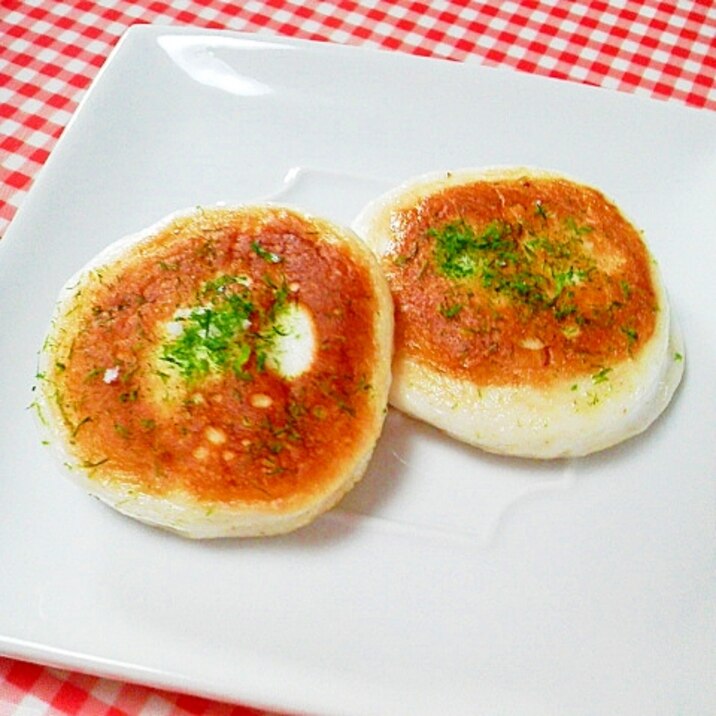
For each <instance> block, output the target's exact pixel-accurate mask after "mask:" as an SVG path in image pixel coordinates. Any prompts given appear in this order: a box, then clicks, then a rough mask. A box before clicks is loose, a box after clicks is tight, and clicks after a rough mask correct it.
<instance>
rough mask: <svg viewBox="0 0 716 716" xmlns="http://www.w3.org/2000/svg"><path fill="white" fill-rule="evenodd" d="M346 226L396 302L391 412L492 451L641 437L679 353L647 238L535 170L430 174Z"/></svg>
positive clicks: (600, 201)
mask: <svg viewBox="0 0 716 716" xmlns="http://www.w3.org/2000/svg"><path fill="white" fill-rule="evenodd" d="M353 228H354V229H355V231H356V232H357V233H358V234H359V235H360V236H361V237H363V239H364V240H365V241H366V242H367V243H368V244H369V246H370V247H371V248H372V249H373V250H374V251H375V253H376V254H377V255H378V256H379V258H380V260H381V263H382V266H383V269H384V271H385V273H386V276H387V278H388V283H389V285H390V288H391V292H392V295H393V299H394V303H395V357H394V362H393V382H392V386H391V391H390V401H391V403H392V404H393V405H394V406H396V407H397V408H399V409H401V410H402V411H404V412H406V413H408V414H410V415H412V416H414V417H417V418H419V419H422V420H424V421H426V422H428V423H431V424H433V425H435V426H437V427H438V428H441V429H442V430H444V431H446V432H447V433H449V434H451V435H452V436H454V437H456V438H458V439H460V440H463V441H465V442H467V443H470V444H473V445H476V446H479V447H481V448H483V449H485V450H487V451H491V452H495V453H502V454H509V455H517V456H524V457H534V458H556V457H562V456H580V455H585V454H588V453H592V452H595V451H597V450H601V449H604V448H607V447H609V446H612V445H614V444H616V443H619V442H620V441H623V440H625V439H627V438H629V437H631V436H633V435H635V434H637V433H639V432H641V431H643V430H644V429H646V428H647V427H648V426H649V425H650V424H651V423H652V422H653V421H654V419H655V418H656V417H657V416H658V415H659V414H660V413H661V412H662V411H663V410H664V408H665V407H666V405H667V404H668V403H669V401H670V399H671V397H672V395H673V393H674V391H675V389H676V387H677V385H678V384H679V381H680V379H681V376H682V373H683V348H682V346H681V341H680V337H679V334H678V331H677V329H676V326H675V324H674V321H673V319H672V318H671V315H670V311H669V303H668V300H667V295H666V292H665V290H664V286H663V283H662V279H661V277H660V275H659V271H658V269H657V266H656V263H655V261H654V259H653V258H652V257H651V255H650V253H649V251H648V249H647V247H646V245H645V243H644V240H643V238H642V236H641V233H640V232H639V231H638V230H637V229H636V228H635V227H634V226H633V225H632V224H631V223H630V221H629V220H628V219H627V218H625V216H624V215H623V214H622V212H621V211H620V210H619V208H618V207H617V206H616V205H615V204H614V203H613V202H612V201H610V200H609V199H607V198H606V197H605V196H604V195H603V194H602V193H601V192H600V191H598V190H597V189H594V188H592V187H589V186H585V185H583V184H580V183H578V182H576V181H573V180H571V179H569V178H567V177H564V176H562V175H559V174H556V173H552V172H547V171H542V170H537V169H533V168H502V167H494V168H489V169H463V170H460V171H454V172H441V173H433V174H430V175H424V176H420V177H417V178H415V179H412V180H409V181H408V182H406V183H404V184H403V185H401V186H399V187H397V188H395V189H393V190H391V191H389V192H388V193H387V194H385V195H383V196H382V197H379V198H377V199H376V200H375V201H373V202H371V203H370V204H369V205H368V206H366V207H365V208H364V210H363V211H362V212H361V214H360V215H359V216H358V217H357V218H356V220H355V222H354V224H353Z"/></svg>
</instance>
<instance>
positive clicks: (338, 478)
mask: <svg viewBox="0 0 716 716" xmlns="http://www.w3.org/2000/svg"><path fill="white" fill-rule="evenodd" d="M298 307H300V315H301V316H303V321H302V322H300V325H301V330H302V331H303V332H304V333H311V334H312V335H311V336H308V335H303V336H296V341H297V342H299V343H300V342H301V341H303V342H304V344H305V342H306V341H307V340H309V338H310V342H311V347H310V349H309V350H310V356H309V359H308V361H307V364H306V365H305V366H302V367H300V368H299V370H298V374H296V375H292V374H290V371H289V375H288V376H286V375H283V374H282V372H281V365H280V361H279V362H277V360H276V356H275V355H274V353H275V345H276V343H277V342H278V341H281V340H285V338H286V333H287V332H290V331H291V322H290V320H288V323H287V321H286V320H283V319H282V317H284V316H289V315H290V314H291V311H292V310H294V312H295V310H298ZM287 325H288V327H287ZM391 329H392V306H391V303H390V297H389V294H388V291H387V287H386V286H385V283H384V280H383V278H382V275H381V274H380V272H379V270H378V268H377V263H376V262H375V260H374V258H373V257H372V255H371V254H370V253H369V252H368V251H367V249H365V248H364V247H363V246H362V244H361V242H359V241H358V240H357V238H355V237H354V235H353V234H351V233H350V232H349V231H348V230H345V229H342V228H340V227H337V226H335V225H333V224H331V223H329V222H327V221H324V220H321V219H318V218H315V217H308V216H305V215H303V214H301V213H299V212H296V211H293V210H289V209H286V208H282V207H246V208H238V209H235V210H227V209H203V210H198V211H196V212H193V213H190V214H189V215H186V216H181V217H179V218H176V219H174V220H173V221H170V222H169V223H168V224H166V225H165V226H163V227H162V228H160V229H159V230H157V231H153V232H151V234H150V235H149V236H148V237H145V238H142V239H141V240H140V241H131V242H130V243H129V245H128V246H127V247H126V248H125V249H123V250H121V251H120V252H119V255H117V256H116V257H115V258H113V259H112V260H110V261H100V265H98V266H96V267H94V268H93V269H91V270H90V271H88V272H84V273H83V275H82V276H81V278H80V279H79V282H78V283H77V285H76V287H75V288H73V289H71V290H69V297H66V298H65V299H64V300H63V302H62V305H61V307H60V309H59V311H58V313H57V315H56V316H55V318H54V322H53V327H52V329H51V331H50V337H49V340H48V342H47V343H46V347H45V351H44V354H45V357H46V360H45V366H44V371H43V372H44V375H43V378H44V379H43V380H42V381H41V387H42V388H43V392H44V393H45V395H47V396H48V401H47V402H48V404H49V407H50V416H51V417H52V423H53V425H54V426H55V427H56V428H57V431H58V432H59V433H60V436H61V439H62V441H63V443H64V446H65V448H66V449H67V451H68V452H69V453H70V454H71V456H72V462H73V464H74V465H75V471H79V472H80V473H82V474H85V475H86V476H87V477H88V478H89V483H90V485H91V486H92V485H93V486H100V485H101V486H103V488H102V492H103V494H104V496H105V497H106V496H107V494H108V493H109V500H108V501H114V502H115V506H117V504H116V500H115V497H117V496H116V495H115V496H113V495H112V486H113V485H115V486H117V487H118V489H119V492H118V496H119V497H118V499H121V500H122V501H125V500H126V501H127V504H126V505H122V506H120V508H122V507H124V508H127V507H128V508H129V509H128V510H125V511H131V510H132V509H135V508H134V507H132V504H131V503H132V499H131V498H132V496H138V499H137V500H135V501H134V502H135V503H137V504H139V513H140V514H138V515H137V514H135V515H134V516H138V517H139V518H140V519H143V518H147V515H144V516H143V515H142V514H141V512H142V507H141V503H142V500H144V501H145V502H146V503H147V505H149V504H150V503H151V505H152V507H151V508H150V512H151V511H155V512H156V509H159V511H161V504H162V503H161V501H162V500H166V501H167V502H168V503H172V502H174V503H175V504H179V505H181V506H182V508H186V510H188V512H187V515H188V516H187V515H185V517H186V520H184V518H182V519H178V520H175V521H174V523H172V522H171V519H170V520H169V522H170V524H163V525H162V526H169V527H172V528H174V529H177V530H178V531H183V532H186V533H192V534H193V533H194V532H195V531H198V534H197V536H214V533H216V534H263V533H271V532H279V531H286V529H292V528H293V527H295V526H298V524H303V523H304V522H306V521H307V520H308V519H311V518H312V517H314V516H315V515H316V514H317V512H320V511H323V510H324V509H327V508H328V507H330V506H331V505H332V504H333V503H335V501H336V500H337V499H338V498H339V497H340V496H341V495H342V494H343V493H344V492H345V491H346V490H347V489H349V488H350V487H351V486H352V484H353V483H354V482H355V481H356V480H357V479H358V478H359V477H360V476H361V474H362V472H363V471H364V469H365V467H366V465H367V461H368V458H369V456H370V453H371V451H372V449H373V446H374V444H375V441H376V439H377V437H378V433H379V431H380V427H381V424H382V421H383V417H384V412H385V405H386V402H387V389H388V382H389V363H390V351H391V344H392V334H391ZM299 347H300V346H299ZM304 350H305V345H304ZM284 372H285V371H284ZM147 500H148V502H147ZM157 505H158V506H159V507H158V508H157ZM155 508H156V509H155ZM194 508H196V509H194ZM227 510H228V512H227ZM213 513H217V514H219V515H220V516H219V517H217V518H216V523H217V525H218V526H215V527H213V528H212V525H211V523H212V517H211V516H212V514H213ZM230 513H233V517H235V519H233V518H232V515H231V514H230ZM156 517H157V515H154V516H152V515H149V517H148V519H147V521H155V522H163V521H164V519H163V518H162V517H161V516H160V517H158V518H157V519H155V518H156ZM170 517H171V515H170ZM172 519H173V518H172ZM192 521H194V522H197V523H198V524H197V525H192ZM194 527H196V530H195V529H194Z"/></svg>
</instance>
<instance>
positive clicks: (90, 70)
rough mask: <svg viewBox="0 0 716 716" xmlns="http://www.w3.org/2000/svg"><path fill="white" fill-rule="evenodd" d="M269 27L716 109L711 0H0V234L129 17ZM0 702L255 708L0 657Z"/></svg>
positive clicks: (80, 707) (49, 706)
mask: <svg viewBox="0 0 716 716" xmlns="http://www.w3.org/2000/svg"><path fill="white" fill-rule="evenodd" d="M138 23H144V24H146V23H152V24H163V25H176V26H187V25H190V26H194V27H202V28H216V29H230V30H237V31H241V32H259V31H260V32H264V33H271V34H274V35H286V36H291V37H297V38H303V39H310V40H320V41H328V42H333V43H337V44H350V45H361V46H365V47H373V48H382V49H389V50H392V51H395V52H406V53H412V54H416V55H425V56H431V57H440V58H448V59H452V60H456V61H466V60H470V61H475V62H480V63H482V64H484V65H490V66H501V67H506V68H512V69H514V70H515V71H520V72H528V73H533V74H536V75H543V76H550V77H555V78H559V79H562V80H564V81H571V82H580V83H585V84H590V85H594V86H599V87H602V88H607V89H609V90H613V91H622V92H629V93H632V94H640V95H642V96H648V97H652V98H654V99H656V100H661V101H668V102H674V103H678V104H682V105H688V106H691V107H696V108H701V109H702V110H703V111H715V110H716V4H714V3H713V2H712V0H692V1H686V0H682V1H680V2H678V3H677V2H656V1H652V2H634V1H632V0H619V1H618V2H602V1H600V0H591V1H590V2H573V1H572V0H550V1H549V2H542V1H540V0H529V1H523V2H516V1H512V2H501V3H491V2H470V1H469V0H455V1H450V0H439V1H438V0H425V1H419V0H397V1H396V2H393V1H391V0H359V1H358V2H355V1H354V0H336V1H335V2H317V1H315V0H314V1H308V2H298V1H296V2H289V1H286V0H266V1H259V0H248V1H246V2H242V3H236V4H234V3H229V2H224V1H223V0H175V1H174V2H172V3H171V4H170V3H167V2H159V1H152V0H139V1H138V2H135V1H133V2H129V1H128V0H102V1H101V2H89V1H88V0H72V1H71V2H62V1H59V0H19V1H14V0H2V2H0V236H2V234H4V232H5V231H6V229H7V227H8V226H9V224H10V222H11V220H12V218H13V216H14V215H15V213H16V212H17V210H18V209H19V208H20V206H21V205H22V202H23V199H24V197H25V196H26V195H27V193H28V191H29V190H30V189H31V186H32V183H33V179H34V178H35V177H36V176H37V173H38V172H39V170H40V168H41V167H42V166H43V164H44V163H45V161H46V160H47V158H48V156H49V154H50V152H51V151H52V149H53V147H54V146H55V143H56V142H57V140H58V138H59V137H60V135H61V134H62V131H63V129H64V127H65V126H66V125H67V123H68V121H69V120H70V118H71V116H72V114H73V112H74V111H75V110H76V109H77V106H78V104H79V102H80V101H81V99H82V97H83V95H84V93H85V92H86V90H87V88H88V87H89V85H90V84H91V82H92V80H93V79H94V77H95V75H96V74H97V72H98V70H99V69H100V67H101V66H102V64H103V63H104V62H105V60H106V58H107V56H108V54H109V53H110V51H111V49H112V48H113V47H114V45H115V44H116V43H117V41H118V40H119V38H120V37H121V35H122V34H123V32H124V31H125V30H126V29H127V28H128V27H130V26H131V25H134V24H138ZM0 713H1V714H3V715H5V714H93V715H94V714H99V715H102V714H112V715H114V716H119V715H120V714H133V715H134V714H138V715H143V716H147V715H148V714H171V715H175V714H176V715H179V714H211V715H214V714H217V715H224V714H232V715H249V714H259V713H264V712H261V711H257V710H255V709H252V708H250V707H249V706H245V705H237V704H222V703H218V702H214V701H209V700H207V699H204V698H201V697H198V696H192V695H186V694H174V693H168V692H165V691H160V690H157V689H152V688H148V687H145V686H140V685H136V684H127V683H121V682H116V681H111V680H107V679H101V678H98V677H95V676H90V675H87V674H79V673H73V672H67V671H62V670H58V669H53V668H48V667H45V666H42V665H38V664H29V663H25V662H21V661H17V660H14V659H11V658H6V657H0Z"/></svg>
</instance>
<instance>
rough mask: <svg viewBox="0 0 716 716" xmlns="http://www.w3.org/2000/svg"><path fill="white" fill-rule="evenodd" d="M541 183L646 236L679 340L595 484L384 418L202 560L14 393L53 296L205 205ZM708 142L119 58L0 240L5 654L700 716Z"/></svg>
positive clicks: (714, 530) (127, 41) (272, 699)
mask: <svg viewBox="0 0 716 716" xmlns="http://www.w3.org/2000/svg"><path fill="white" fill-rule="evenodd" d="M491 164H527V165H535V166H540V167H544V168H547V169H554V170H558V171H562V172H564V173H567V174H570V175H572V176H574V177H576V178H578V179H581V180H583V181H585V182H587V183H590V184H593V185H595V186H598V187H600V188H602V189H603V190H604V191H605V192H606V193H607V194H608V195H610V196H612V197H613V198H614V199H616V200H617V202H618V203H619V204H620V205H621V206H622V207H623V208H624V210H625V211H626V212H627V214H628V215H630V216H631V217H632V218H633V219H634V220H635V222H636V223H637V224H639V225H640V226H641V227H642V228H643V229H644V230H645V232H646V236H647V240H648V242H649V244H650V246H651V248H652V250H653V252H654V254H655V255H656V257H657V259H658V260H659V261H660V263H661V267H662V271H663V274H664V276H665V280H666V283H667V286H668V287H669V289H670V293H671V298H672V302H673V307H674V311H675V313H676V315H677V317H678V318H679V320H680V322H681V325H682V328H683V331H684V334H685V336H686V341H687V357H686V358H687V371H686V377H685V380H684V383H683V384H682V386H681V389H680V390H679V392H678V394H677V396H676V398H675V400H674V402H673V403H672V405H671V406H670V408H669V410H668V411H667V412H666V413H665V414H664V415H663V416H662V417H661V419H660V420H658V421H657V423H656V424H655V425H653V426H652V428H651V429H650V430H649V431H648V432H647V433H646V434H645V435H643V436H641V437H639V438H636V439H634V440H631V441H630V442H628V443H626V444H624V445H622V446H620V447H618V448H616V449H612V450H609V451H607V452H605V453H602V454H598V455H595V456H593V457H590V458H586V459H581V460H569V461H564V460H562V461H556V462H553V463H538V462H533V461H520V460H513V459H500V458H497V457H491V456H487V455H485V454H482V453H481V452H479V451H476V450H472V449H468V448H466V447H462V446H461V445H458V444H457V443H455V442H452V441H450V440H448V439H446V438H444V437H442V436H441V435H439V434H438V433H437V432H436V431H434V430H431V429H430V428H427V427H425V426H421V425H419V424H418V423H416V422H413V421H411V420H409V419H407V418H404V417H402V416H401V415H399V414H397V413H391V414H390V416H389V419H388V423H387V426H386V430H385V433H384V435H383V437H382V439H381V441H380V444H379V447H378V450H377V452H376V455H375V459H374V460H373V462H372V465H371V468H370V470H369V472H368V474H367V476H366V477H365V479H364V481H363V482H362V483H361V484H360V485H358V487H357V488H356V489H355V490H354V491H353V492H352V493H351V494H350V495H349V496H348V497H347V498H346V499H345V500H344V502H343V503H342V504H341V505H340V506H339V507H338V508H337V509H336V510H334V511H332V512H331V513H329V514H328V515H326V516H324V517H322V518H321V519H319V520H318V521H317V522H316V523H315V524H313V525H312V526H310V527H308V528H305V529H303V530H300V531H298V532H295V533H293V534H291V535H288V536H285V537H278V538H272V539H264V540H248V541H215V542H209V543H194V542H188V541H183V540H182V539H180V538H177V537H174V536H172V535H169V534H165V533H163V532H160V531H158V530H155V529H151V528H148V527H145V526H143V525H140V524H138V523H135V522H133V521H132V520H129V519H127V518H124V517H122V516H120V515H118V514H116V513H115V512H113V511H112V510H110V509H108V508H106V507H104V506H102V505H101V504H99V503H98V502H96V501H94V500H92V499H90V498H88V497H86V496H85V495H84V494H82V493H81V492H80V491H79V490H78V489H77V488H76V487H75V486H74V485H73V484H71V483H69V482H68V481H67V480H65V479H64V478H63V477H61V476H60V474H59V473H58V471H57V470H56V468H55V467H54V465H53V463H52V458H51V456H50V455H49V454H47V453H46V451H45V450H44V448H42V446H41V445H40V443H39V440H38V437H37V435H36V433H35V429H34V425H33V420H32V416H31V411H30V410H28V409H27V406H28V405H29V404H30V402H31V400H32V395H31V392H30V386H31V383H32V381H33V376H34V372H35V369H36V368H35V366H36V353H37V349H38V348H39V346H40V343H41V341H42V338H43V334H44V331H45V328H46V325H47V321H48V317H49V314H50V310H51V307H52V305H53V302H54V299H55V297H56V295H57V292H58V290H59V288H60V286H61V285H62V284H63V283H64V281H65V280H66V278H67V277H68V276H69V275H71V274H72V273H73V272H74V271H75V269H77V268H78V267H79V266H81V265H83V264H84V263H85V262H86V261H87V260H89V259H90V258H91V257H92V256H93V255H94V254H95V253H97V252H98V251H99V250H100V249H102V248H103V247H104V246H105V245H106V244H108V243H109V242H111V241H113V240H115V239H117V238H119V237H120V236H122V235H124V234H127V233H130V232H132V231H135V230H137V229H139V228H141V227H143V226H145V225H149V224H151V223H153V222H154V221H155V220H157V219H159V218H160V217H162V216H163V215H165V214H168V213H169V212H171V211H173V210H175V209H178V208H182V207H187V206H193V205H196V204H210V203H215V202H219V201H226V202H241V201H247V200H252V199H256V198H261V197H272V198H277V199H281V200H283V201H287V202H290V203H294V204H297V205H300V206H301V207H302V208H305V209H309V210H312V211H318V212H322V213H325V214H327V215H328V216H330V217H331V218H333V219H336V220H338V221H343V222H346V223H347V222H350V220H351V219H352V218H353V217H354V215H355V214H356V213H357V212H358V210H359V209H360V208H361V207H362V205H363V204H364V203H365V202H366V201H367V200H368V199H370V198H372V197H373V196H374V195H376V194H377V193H379V192H381V191H383V190H384V189H385V188H387V187H388V186H390V185H391V184H392V183H394V182H396V181H399V180H402V179H404V178H407V177H409V176H411V175H414V174H419V173H423V172H426V171H431V170H435V169H448V168H456V167H462V166H478V165H491ZM714 227H716V116H715V115H713V114H710V113H707V112H699V111H692V110H689V109H686V108H683V107H679V106H674V105H670V104H665V103H661V102H655V101H649V100H645V99H640V98H635V97H631V96H628V95H624V94H618V93H614V92H609V91H604V90H597V89H593V88H588V87H584V86H579V85H575V84H569V83H565V82H558V81H551V80H546V79H540V78H536V77H531V76H527V75H521V74H517V73H513V72H504V71H495V70H488V69H485V68H482V67H479V66H477V65H474V64H464V65H460V64H455V63H449V62H440V61H433V60H425V59H419V58H415V57H408V56H403V55H399V54H386V53H381V52H375V51H363V50H357V49H352V48H341V47H332V46H330V45H327V44H312V43H306V42H295V41H289V40H284V39H276V38H270V37H262V36H260V35H253V36H242V35H236V34H232V33H224V32H206V31H199V30H196V31H193V30H191V29H170V28H159V27H155V28H152V27H141V28H136V29H132V30H131V31H129V32H128V34H127V35H126V36H125V37H124V39H123V40H122V42H121V43H120V45H119V46H118V48H117V49H116V51H115V52H114V53H113V55H112V58H111V60H110V61H109V62H108V63H107V65H106V66H105V68H104V69H103V71H102V72H101V75H100V76H99V78H98V79H97V81H96V82H95V84H94V85H93V87H92V89H91V90H90V92H89V93H88V95H87V97H86V99H85V101H84V102H83V104H82V107H81V108H80V110H79V111H78V113H77V114H76V116H75V117H74V119H73V120H72V122H71V125H70V126H69V127H68V129H67V130H66V132H65V133H64V135H63V136H62V138H61V140H60V142H59V144H58V146H57V148H56V150H55V152H54V153H53V155H52V157H51V158H50V160H49V161H48V163H47V165H46V167H45V169H44V170H43V172H42V174H41V176H40V177H39V179H38V180H37V182H36V184H35V186H34V187H33V190H32V192H31V193H30V195H29V196H28V198H27V200H26V202H25V204H24V206H23V208H22V210H21V211H20V212H19V214H18V216H17V218H16V220H15V221H14V223H13V225H12V226H11V228H10V230H9V231H8V234H7V236H6V237H5V238H4V239H3V241H2V242H1V243H0V346H1V349H0V356H1V357H0V361H2V364H1V365H2V382H1V384H0V406H1V407H0V420H1V423H0V455H1V456H2V458H1V463H0V465H1V467H0V470H1V472H2V474H1V478H0V575H1V576H0V605H2V607H1V608H0V651H2V652H5V653H6V654H10V655H14V656H17V657H24V658H29V659H33V660H36V661H41V662H47V663H51V664H55V665H61V666H65V667H69V668H76V669H84V670H87V671H90V672H95V673H100V674H105V675H110V676H115V677H119V678H122V679H129V680H136V681H140V682H144V683H150V684H155V685H159V686H164V687H168V688H172V689H177V690H189V691H194V692H198V693H201V694H204V695H209V696H215V697H220V698H224V699H231V700H234V699H235V700H240V701H244V702H250V703H255V704H258V705H264V706H267V707H273V708H276V709H286V710H294V711H308V712H316V713H326V714H337V713H346V714H348V713H356V714H359V713H363V714H364V713H370V714H380V713H385V714H391V716H392V715H395V714H402V713H405V714H431V715H432V714H438V713H440V714H448V713H449V714H457V713H469V714H475V713H485V714H491V715H492V714H510V715H513V714H514V715H516V716H531V715H532V714H548V715H549V716H553V715H554V714H570V715H574V714H580V715H582V714H610V715H612V716H614V715H615V714H629V715H630V716H631V715H633V714H646V713H648V714H650V715H651V716H656V715H659V714H664V715H667V714H668V715H669V716H672V715H673V714H676V713H683V714H697V713H698V714H705V713H707V712H708V713H714V712H715V711H716V679H714V674H716V573H715V555H716V449H715V448H714V426H716V370H715V366H716V321H714V317H713V310H714V305H716V289H715V286H716V282H714V267H715V266H716V237H715V236H714V233H715V231H716V229H715V228H714Z"/></svg>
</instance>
